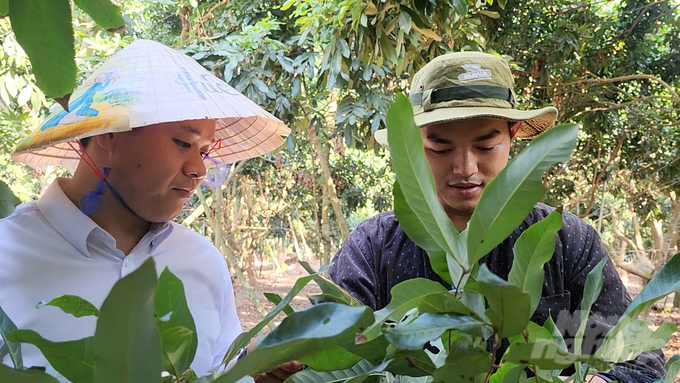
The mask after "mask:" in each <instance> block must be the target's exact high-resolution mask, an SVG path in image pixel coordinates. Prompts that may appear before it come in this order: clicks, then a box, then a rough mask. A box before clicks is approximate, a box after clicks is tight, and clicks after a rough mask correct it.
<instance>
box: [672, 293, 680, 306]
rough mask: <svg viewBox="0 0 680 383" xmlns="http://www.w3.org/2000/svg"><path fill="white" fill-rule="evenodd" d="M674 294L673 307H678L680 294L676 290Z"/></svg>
mask: <svg viewBox="0 0 680 383" xmlns="http://www.w3.org/2000/svg"><path fill="white" fill-rule="evenodd" d="M674 295H675V297H674V298H673V307H678V308H680V294H679V293H678V292H677V291H676V292H675V293H674Z"/></svg>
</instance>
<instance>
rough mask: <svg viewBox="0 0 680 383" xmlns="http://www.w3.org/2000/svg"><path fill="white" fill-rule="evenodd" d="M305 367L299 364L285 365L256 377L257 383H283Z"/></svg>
mask: <svg viewBox="0 0 680 383" xmlns="http://www.w3.org/2000/svg"><path fill="white" fill-rule="evenodd" d="M304 367H305V366H304V365H302V364H300V363H298V362H288V363H284V364H282V365H281V366H279V367H277V368H276V369H274V370H271V371H269V372H265V373H264V374H260V375H258V376H256V377H255V383H281V382H283V381H284V380H286V379H287V378H288V377H289V376H291V375H293V374H295V373H296V372H298V371H300V370H302V369H303V368H304Z"/></svg>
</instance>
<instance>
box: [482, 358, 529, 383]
mask: <svg viewBox="0 0 680 383" xmlns="http://www.w3.org/2000/svg"><path fill="white" fill-rule="evenodd" d="M523 371H524V366H518V365H516V364H514V363H507V362H506V363H503V364H502V365H501V368H499V369H498V370H496V372H495V373H494V374H493V375H491V379H489V383H517V382H519V377H520V375H522V372H523Z"/></svg>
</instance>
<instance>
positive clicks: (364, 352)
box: [343, 335, 390, 364]
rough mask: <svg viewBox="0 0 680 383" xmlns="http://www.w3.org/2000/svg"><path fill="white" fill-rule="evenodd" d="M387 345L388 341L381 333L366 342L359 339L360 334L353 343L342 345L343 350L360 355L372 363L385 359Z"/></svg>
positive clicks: (388, 344) (378, 362)
mask: <svg viewBox="0 0 680 383" xmlns="http://www.w3.org/2000/svg"><path fill="white" fill-rule="evenodd" d="M389 346H390V342H388V341H387V339H385V336H384V335H381V336H379V337H377V338H375V339H373V340H370V341H368V342H363V341H361V336H358V337H357V340H356V341H355V343H354V344H345V345H343V347H344V348H345V350H347V351H349V352H351V353H352V354H355V355H359V356H361V357H362V358H364V359H366V360H367V361H369V362H370V363H372V364H380V363H381V362H382V361H383V360H385V356H386V355H387V348H388V347H389Z"/></svg>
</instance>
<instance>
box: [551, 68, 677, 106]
mask: <svg viewBox="0 0 680 383" xmlns="http://www.w3.org/2000/svg"><path fill="white" fill-rule="evenodd" d="M633 80H650V81H656V82H658V83H659V84H661V85H662V86H663V87H664V88H666V89H667V90H668V92H669V93H670V94H671V96H672V97H673V101H674V102H680V96H678V94H677V93H676V92H675V90H674V89H673V87H672V86H670V85H669V84H668V83H667V82H665V81H664V80H662V79H660V78H658V77H656V76H652V75H648V74H633V75H628V76H619V77H612V78H596V79H583V80H576V81H572V82H566V83H563V84H562V86H567V85H576V84H592V83H598V84H610V83H615V82H626V81H633Z"/></svg>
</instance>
